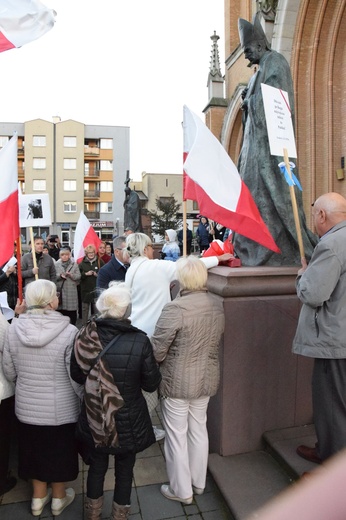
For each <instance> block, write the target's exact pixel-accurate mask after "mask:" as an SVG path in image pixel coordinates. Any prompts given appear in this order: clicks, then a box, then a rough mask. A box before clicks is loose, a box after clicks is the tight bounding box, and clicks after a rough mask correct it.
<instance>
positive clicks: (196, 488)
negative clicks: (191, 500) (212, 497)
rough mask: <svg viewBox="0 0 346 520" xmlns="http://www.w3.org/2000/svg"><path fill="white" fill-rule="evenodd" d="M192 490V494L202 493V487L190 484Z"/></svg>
mask: <svg viewBox="0 0 346 520" xmlns="http://www.w3.org/2000/svg"><path fill="white" fill-rule="evenodd" d="M192 491H193V493H194V495H203V493H204V488H198V487H195V486H192Z"/></svg>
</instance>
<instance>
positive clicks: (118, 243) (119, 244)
mask: <svg viewBox="0 0 346 520" xmlns="http://www.w3.org/2000/svg"><path fill="white" fill-rule="evenodd" d="M124 242H126V237H125V236H121V237H116V238H115V239H114V240H113V249H114V250H115V249H122V248H123V247H124Z"/></svg>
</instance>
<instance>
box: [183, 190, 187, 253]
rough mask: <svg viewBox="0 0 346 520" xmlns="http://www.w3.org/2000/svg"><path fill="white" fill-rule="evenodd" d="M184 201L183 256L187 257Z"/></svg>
mask: <svg viewBox="0 0 346 520" xmlns="http://www.w3.org/2000/svg"><path fill="white" fill-rule="evenodd" d="M186 244H187V229H186V200H184V201H183V256H186V255H187V248H186Z"/></svg>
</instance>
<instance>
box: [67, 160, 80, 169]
mask: <svg viewBox="0 0 346 520" xmlns="http://www.w3.org/2000/svg"><path fill="white" fill-rule="evenodd" d="M76 169H77V159H64V170H76Z"/></svg>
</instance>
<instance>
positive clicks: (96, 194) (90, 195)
mask: <svg viewBox="0 0 346 520" xmlns="http://www.w3.org/2000/svg"><path fill="white" fill-rule="evenodd" d="M84 198H85V199H98V198H100V190H84Z"/></svg>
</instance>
